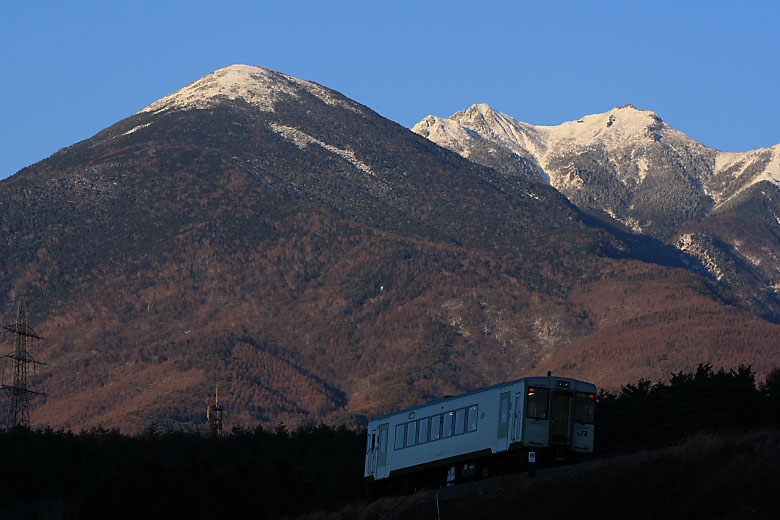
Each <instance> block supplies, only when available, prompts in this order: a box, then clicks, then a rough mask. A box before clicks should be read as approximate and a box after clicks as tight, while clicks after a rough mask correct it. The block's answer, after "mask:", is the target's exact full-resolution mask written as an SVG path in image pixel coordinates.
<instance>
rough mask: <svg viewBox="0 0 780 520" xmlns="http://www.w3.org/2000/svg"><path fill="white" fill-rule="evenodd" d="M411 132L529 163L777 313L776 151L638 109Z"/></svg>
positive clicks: (779, 156) (468, 121) (451, 121)
mask: <svg viewBox="0 0 780 520" xmlns="http://www.w3.org/2000/svg"><path fill="white" fill-rule="evenodd" d="M412 130H413V131H414V132H416V133H418V134H420V135H422V136H424V137H427V138H428V139H430V140H432V141H434V142H436V143H437V144H439V145H441V146H444V147H446V148H449V149H451V150H453V151H455V152H457V153H459V154H461V155H462V156H464V157H468V158H470V159H471V160H473V161H475V162H479V163H481V164H484V165H486V166H490V167H493V168H495V169H499V170H501V171H503V172H509V173H514V174H516V175H528V172H527V170H524V169H522V168H517V169H516V170H515V171H514V172H512V168H513V167H514V166H515V165H520V166H524V163H523V160H525V161H526V162H530V163H531V164H533V165H534V166H535V170H536V171H535V172H534V173H532V174H531V176H533V177H535V178H536V179H537V180H541V181H543V182H547V183H549V184H550V185H552V186H553V187H554V188H556V189H557V190H558V191H560V192H561V193H563V194H564V195H565V196H566V197H567V198H568V199H569V200H570V201H571V202H573V203H574V204H575V205H577V206H578V207H580V208H581V209H583V210H585V211H589V212H593V213H596V214H602V215H609V216H610V217H611V218H613V219H615V220H618V221H620V222H622V223H623V224H624V225H626V226H627V227H629V228H630V229H632V230H633V231H634V232H638V233H642V234H646V235H650V236H653V237H656V238H659V239H661V240H665V241H667V242H668V243H671V244H674V245H675V246H676V247H678V248H679V249H680V250H682V251H684V252H686V253H687V254H689V255H691V256H692V257H696V258H697V259H698V261H699V262H700V267H701V269H702V270H704V271H707V272H709V273H710V274H711V275H712V277H713V278H714V279H717V280H720V281H722V282H723V283H726V284H728V285H729V286H731V287H747V289H746V290H745V292H744V293H743V294H749V295H750V298H753V299H754V300H755V301H756V302H757V303H756V305H757V308H758V309H759V310H760V312H767V313H768V314H774V313H775V312H776V310H777V299H776V298H775V296H774V295H780V289H779V288H780V260H778V258H777V255H775V254H774V251H777V250H780V218H778V217H777V216H776V214H777V213H780V209H779V208H776V207H775V206H776V204H775V202H774V201H773V200H772V199H771V197H770V195H768V194H769V193H770V192H772V191H773V190H769V189H768V187H765V186H763V185H761V184H759V183H762V182H768V183H771V184H773V185H774V186H772V188H774V190H777V187H778V186H780V144H778V145H776V146H773V147H771V148H762V149H758V150H751V151H748V152H743V153H724V152H720V151H718V150H715V149H713V148H709V147H707V146H705V145H703V144H701V143H699V142H697V141H695V140H693V139H691V138H690V137H688V136H687V135H685V134H684V133H682V132H680V131H678V130H676V129H674V128H673V127H671V126H670V125H668V124H667V123H666V122H664V121H663V120H662V119H661V118H660V117H659V116H658V115H657V114H656V113H654V112H651V111H649V110H638V109H637V108H636V107H635V106H633V105H625V106H621V107H616V108H613V109H612V110H610V111H608V112H605V113H602V114H592V115H588V116H584V117H582V118H581V119H578V120H575V121H567V122H565V123H562V124H560V125H557V126H534V125H531V124H528V123H523V122H520V121H517V120H515V119H513V118H512V117H510V116H508V115H506V114H503V113H501V112H498V111H496V110H494V109H493V108H492V107H490V106H489V105H486V104H479V105H473V106H471V107H470V108H469V109H468V110H464V111H462V112H457V113H455V114H454V115H452V116H451V117H449V118H439V117H436V116H428V117H426V118H425V119H423V120H422V121H421V122H420V123H418V124H417V125H415V126H414V128H412ZM764 199H766V200H764ZM778 200H780V199H778ZM766 294H769V295H770V296H769V297H766Z"/></svg>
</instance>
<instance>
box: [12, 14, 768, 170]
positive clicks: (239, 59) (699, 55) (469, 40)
mask: <svg viewBox="0 0 780 520" xmlns="http://www.w3.org/2000/svg"><path fill="white" fill-rule="evenodd" d="M778 27H780V2H769V1H767V2H749V1H748V2H739V3H737V2H718V1H709V2H685V1H683V0H678V1H676V2H666V1H658V0H656V1H653V2H634V1H621V2H596V1H594V2H583V1H581V0H580V1H576V2H542V1H536V2H521V1H514V2H489V1H482V2H459V1H456V0H449V1H446V2H438V1H428V2H423V1H419V0H418V1H414V2H406V1H394V2H370V1H367V0H366V1H356V2H351V1H350V2H346V1H344V2H339V1H335V0H334V1H330V2H300V1H286V2H282V1H279V0H277V1H274V2H263V1H254V2H237V1H232V0H224V1H222V2H214V1H213V0H212V1H209V2H201V1H198V0H190V1H187V2H166V1H165V0H156V1H154V2H151V1H146V0H135V1H133V2H114V1H110V0H103V1H101V2H92V1H78V0H74V1H73V2H62V1H56V2H54V1H47V2H44V1H36V0H27V1H25V2H21V1H14V0H8V1H4V2H2V5H1V6H0V64H2V65H0V66H2V69H1V70H2V76H0V143H1V144H0V147H1V148H0V150H1V151H2V153H0V178H5V177H7V176H8V175H11V174H13V173H14V172H16V171H17V170H19V169H21V168H23V167H24V166H27V165H29V164H32V163H35V162H37V161H39V160H41V159H44V158H45V157H48V156H49V155H51V154H52V153H54V152H56V151H57V150H58V149H60V148H62V147H65V146H68V145H71V144H73V143H75V142H78V141H80V140H82V139H86V138H89V137H91V136H92V135H94V134H95V133H97V132H98V131H100V130H102V129H103V128H105V127H107V126H109V125H111V124H113V123H115V122H116V121H119V120H121V119H123V118H125V117H128V116H130V115H132V114H133V113H135V112H136V111H138V110H140V109H141V108H143V107H145V106H146V105H148V104H150V103H152V102H153V101H155V100H157V99H159V98H161V97H163V96H165V95H167V94H169V93H171V92H173V91H175V90H177V89H178V88H181V87H183V86H184V85H186V84H188V83H190V82H192V81H194V80H196V79H197V78H199V77H201V76H203V75H205V74H208V73H209V72H211V71H213V70H216V69H218V68H220V67H223V66H226V65H230V64H233V63H246V64H251V65H260V66H263V67H268V68H272V69H275V70H279V71H281V72H284V73H287V74H291V75H293V76H297V77H300V78H304V79H308V80H312V81H316V82H318V83H320V84H322V85H325V86H327V87H330V88H333V89H336V90H338V91H340V92H342V93H343V94H345V95H347V96H349V97H351V98H353V99H355V100H356V101H358V102H360V103H363V104H365V105H367V106H369V107H371V108H372V109H374V110H376V111H377V112H379V113H380V114H382V115H383V116H385V117H388V118H390V119H392V120H394V121H397V122H398V123H400V124H402V125H404V126H407V127H410V126H412V125H414V124H415V123H416V122H417V121H419V120H420V119H422V118H423V117H425V116H426V115H428V114H435V115H438V116H449V115H451V114H452V113H453V112H456V111H458V110H463V109H465V108H468V107H469V106H470V105H472V104H474V103H481V102H485V103H489V104H491V105H492V106H494V107H495V108H496V109H498V110H500V111H502V112H505V113H507V114H509V115H511V116H513V117H514V118H516V119H519V120H521V121H526V122H529V123H533V124H548V125H549V124H559V123H562V122H564V121H567V120H572V119H577V118H579V117H581V116H583V115H586V114H591V113H595V112H604V111H607V110H609V109H611V108H612V107H614V106H617V105H623V104H626V103H633V104H635V105H636V106H637V107H638V108H642V109H649V110H654V111H655V112H657V113H658V114H659V115H660V116H661V117H662V118H663V119H665V120H666V121H667V122H669V123H670V124H671V125H672V126H674V127H675V128H677V129H678V130H681V131H683V132H685V133H687V134H688V135H689V136H691V137H693V138H694V139H697V140H698V141H701V142H702V143H704V144H706V145H708V146H712V147H715V148H718V149H720V150H724V151H745V150H749V149H753V148H759V147H767V146H772V145H774V144H777V143H780V97H779V96H778V92H780V88H779V85H780V81H778V80H779V79H780V38H778Z"/></svg>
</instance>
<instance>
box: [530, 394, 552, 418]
mask: <svg viewBox="0 0 780 520" xmlns="http://www.w3.org/2000/svg"><path fill="white" fill-rule="evenodd" d="M549 406H550V390H549V389H548V388H539V387H529V388H528V407H527V408H526V412H525V416H526V417H527V418H529V419H540V420H543V421H546V420H547V414H548V411H549Z"/></svg>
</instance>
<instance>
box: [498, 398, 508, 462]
mask: <svg viewBox="0 0 780 520" xmlns="http://www.w3.org/2000/svg"><path fill="white" fill-rule="evenodd" d="M511 411H512V392H504V393H502V394H501V395H500V396H499V398H498V435H497V438H496V451H506V450H507V448H509V426H510V423H511V421H510V420H509V419H510V418H511V415H510V413H511Z"/></svg>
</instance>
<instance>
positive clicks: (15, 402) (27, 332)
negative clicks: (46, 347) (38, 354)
mask: <svg viewBox="0 0 780 520" xmlns="http://www.w3.org/2000/svg"><path fill="white" fill-rule="evenodd" d="M3 328H4V329H5V330H6V331H8V332H10V333H11V334H13V335H14V337H15V343H16V348H15V349H14V351H13V352H12V353H10V354H6V355H5V356H3V357H4V358H8V359H10V360H12V364H13V372H14V382H13V384H12V385H6V384H5V381H3V383H2V385H3V391H4V392H5V394H6V395H7V396H8V398H9V399H10V401H11V402H10V406H9V410H8V419H7V422H6V424H7V425H8V427H9V428H15V427H17V426H22V427H26V428H29V427H30V401H31V400H32V399H33V398H34V397H35V396H36V395H42V394H41V393H40V392H34V391H32V390H30V389H29V388H27V374H28V372H29V370H30V366H31V365H32V367H33V369H34V368H35V365H45V364H46V363H44V362H43V361H37V360H35V359H33V357H32V356H31V355H30V353H29V352H28V351H27V345H28V343H29V342H30V341H32V340H42V339H43V338H41V337H40V336H39V335H38V334H36V333H35V331H34V330H33V329H32V328H31V327H30V326H28V325H27V317H26V316H25V312H24V300H22V301H20V302H19V311H18V313H17V315H16V323H14V324H11V325H6V326H4V327H3ZM3 375H5V371H3Z"/></svg>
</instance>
